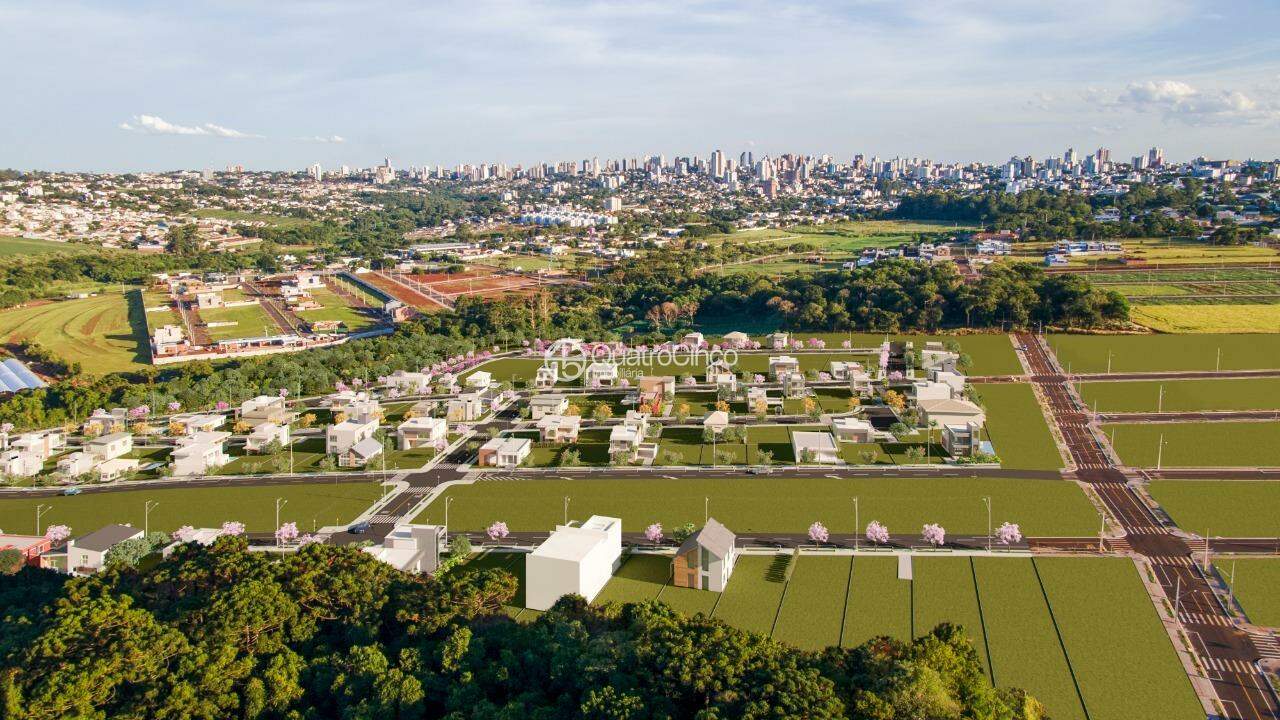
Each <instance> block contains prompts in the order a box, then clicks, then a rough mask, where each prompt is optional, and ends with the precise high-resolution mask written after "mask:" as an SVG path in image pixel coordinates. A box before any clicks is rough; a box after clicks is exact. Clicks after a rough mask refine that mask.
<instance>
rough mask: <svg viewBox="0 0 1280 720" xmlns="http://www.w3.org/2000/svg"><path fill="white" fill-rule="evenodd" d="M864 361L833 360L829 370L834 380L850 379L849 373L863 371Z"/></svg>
mask: <svg viewBox="0 0 1280 720" xmlns="http://www.w3.org/2000/svg"><path fill="white" fill-rule="evenodd" d="M862 369H863V368H862V363H860V362H853V361H848V362H846V361H844V360H832V361H831V364H830V365H829V366H828V372H830V373H831V377H832V379H834V380H848V379H849V375H850V374H852V373H855V372H861V371H862Z"/></svg>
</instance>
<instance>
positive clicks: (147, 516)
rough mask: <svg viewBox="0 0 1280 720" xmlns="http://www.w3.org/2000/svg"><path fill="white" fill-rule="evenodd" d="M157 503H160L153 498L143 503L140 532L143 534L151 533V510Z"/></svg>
mask: <svg viewBox="0 0 1280 720" xmlns="http://www.w3.org/2000/svg"><path fill="white" fill-rule="evenodd" d="M158 505H160V503H159V502H156V501H154V500H148V501H147V502H146V503H145V504H144V505H143V510H142V534H143V535H150V534H151V511H152V510H155V509H156V507H157V506H158Z"/></svg>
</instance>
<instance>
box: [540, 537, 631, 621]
mask: <svg viewBox="0 0 1280 720" xmlns="http://www.w3.org/2000/svg"><path fill="white" fill-rule="evenodd" d="M621 558H622V520H620V519H618V518H612V517H603V516H600V515H592V516H591V517H590V518H588V519H587V521H586V522H585V523H583V524H582V525H581V526H577V525H559V526H557V527H556V529H555V532H553V533H551V536H550V537H548V538H547V539H546V540H544V541H543V542H542V544H541V545H539V546H538V548H537V549H536V550H534V551H533V552H531V553H529V554H528V555H526V556H525V562H524V568H525V606H526V607H529V608H531V609H533V610H549V609H551V606H552V605H554V604H555V603H556V601H557V600H559V599H560V598H562V597H564V596H565V595H581V596H582V597H583V598H585V599H586V600H587V602H590V601H592V600H594V599H595V597H596V595H598V594H599V593H600V591H601V590H603V589H604V586H605V585H606V584H608V582H609V578H611V577H613V573H614V572H615V571H617V569H618V566H619V565H620V564H621Z"/></svg>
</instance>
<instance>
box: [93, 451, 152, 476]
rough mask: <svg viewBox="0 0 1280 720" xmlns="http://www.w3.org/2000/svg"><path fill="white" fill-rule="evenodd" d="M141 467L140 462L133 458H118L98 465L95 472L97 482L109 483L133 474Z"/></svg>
mask: <svg viewBox="0 0 1280 720" xmlns="http://www.w3.org/2000/svg"><path fill="white" fill-rule="evenodd" d="M141 465H142V462H141V461H139V460H137V459H135V458H123V457H118V458H112V459H110V460H106V461H104V462H101V463H98V467H96V468H95V470H97V472H98V481H99V482H111V481H112V480H119V479H120V478H122V477H124V476H125V475H128V474H129V473H131V472H134V471H135V470H137V469H138V467H139V466H141Z"/></svg>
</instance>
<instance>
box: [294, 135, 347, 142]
mask: <svg viewBox="0 0 1280 720" xmlns="http://www.w3.org/2000/svg"><path fill="white" fill-rule="evenodd" d="M298 139H299V140H301V141H302V142H314V143H334V144H338V143H344V142H346V141H347V139H346V138H344V137H342V136H341V135H309V136H306V137H300V138H298Z"/></svg>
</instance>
